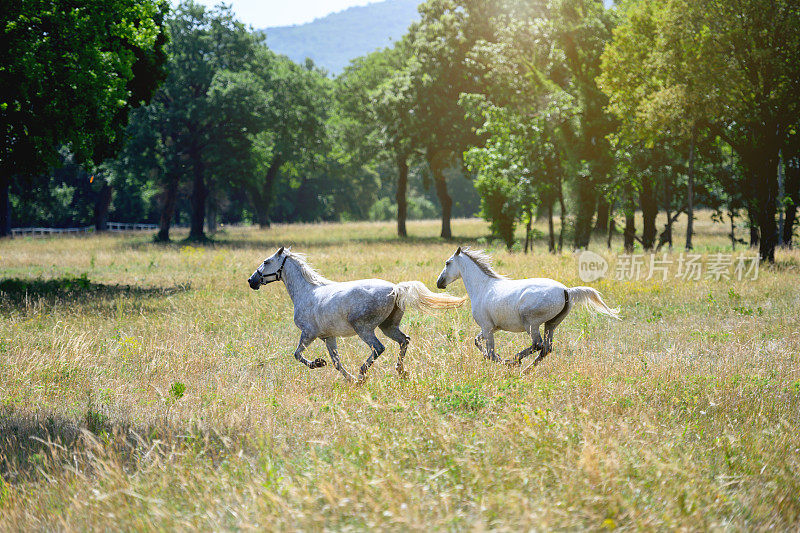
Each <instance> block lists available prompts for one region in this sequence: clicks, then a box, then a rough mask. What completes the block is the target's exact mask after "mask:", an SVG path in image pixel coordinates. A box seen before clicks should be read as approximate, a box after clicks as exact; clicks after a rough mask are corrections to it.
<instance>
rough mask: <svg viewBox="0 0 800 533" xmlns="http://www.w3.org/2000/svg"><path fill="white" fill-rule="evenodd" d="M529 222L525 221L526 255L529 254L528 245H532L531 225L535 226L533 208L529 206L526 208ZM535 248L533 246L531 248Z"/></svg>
mask: <svg viewBox="0 0 800 533" xmlns="http://www.w3.org/2000/svg"><path fill="white" fill-rule="evenodd" d="M525 214H526V215H527V220H526V221H525V253H526V254H527V253H528V245H529V244H530V243H531V225H532V224H533V208H532V207H531V206H530V204H528V206H527V207H526V208H525ZM531 248H533V246H531Z"/></svg>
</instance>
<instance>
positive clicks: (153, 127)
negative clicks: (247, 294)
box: [132, 0, 255, 240]
mask: <svg viewBox="0 0 800 533" xmlns="http://www.w3.org/2000/svg"><path fill="white" fill-rule="evenodd" d="M168 27H169V35H170V43H169V46H168V50H167V51H168V53H169V76H168V77H167V79H166V80H165V82H164V83H163V85H162V86H161V87H160V88H159V90H158V91H157V92H156V94H155V95H154V97H153V101H152V102H151V104H150V105H149V106H148V108H147V109H146V110H144V112H143V113H141V114H140V115H137V118H139V119H141V120H144V121H145V124H146V125H134V126H133V127H132V130H134V132H138V133H140V134H142V135H144V136H145V139H144V140H147V141H148V142H149V143H150V145H149V147H150V148H149V149H150V150H151V151H152V152H153V157H154V158H155V161H157V162H158V165H157V166H158V167H160V168H159V170H160V171H161V176H162V177H163V186H164V190H165V195H164V196H165V203H164V209H165V215H164V216H162V227H161V231H160V232H159V235H158V237H157V238H159V239H168V238H169V237H168V236H169V223H170V221H171V218H172V216H171V215H172V213H171V211H172V210H173V209H174V205H175V201H176V199H177V191H178V185H179V183H180V182H181V181H183V180H187V181H189V182H190V183H191V189H192V193H191V229H190V234H189V238H190V239H192V240H204V239H205V238H206V237H205V231H204V223H205V217H206V203H207V199H208V194H209V187H208V179H209V165H211V159H213V158H214V157H216V156H217V155H216V154H215V152H214V151H215V149H216V150H220V149H223V148H224V146H222V145H220V144H219V143H217V142H216V138H215V131H217V130H218V128H219V127H220V124H219V123H220V122H221V121H224V120H226V119H227V118H230V117H224V116H221V115H220V114H219V113H217V106H218V104H219V102H218V101H215V100H213V99H212V97H211V95H210V93H209V90H210V88H211V86H212V84H213V82H214V79H215V77H216V76H218V75H221V76H225V75H227V74H226V73H227V72H238V71H241V70H244V69H245V68H246V67H247V65H249V62H250V61H251V59H252V57H253V52H254V48H255V38H254V37H253V36H252V35H251V34H250V33H248V31H247V29H246V28H245V26H244V25H243V24H242V23H240V22H238V21H236V20H235V19H234V17H233V13H232V12H231V10H230V8H229V7H226V6H224V5H220V6H218V7H216V8H213V9H210V10H209V9H206V8H205V7H203V6H201V5H199V4H195V3H194V2H192V1H191V0H188V1H185V2H182V3H181V4H179V5H178V6H177V8H175V10H174V12H173V14H172V16H171V17H170V19H169V21H168ZM142 126H144V127H142ZM134 142H137V143H140V144H141V142H140V141H134Z"/></svg>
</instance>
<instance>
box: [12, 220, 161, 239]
mask: <svg viewBox="0 0 800 533" xmlns="http://www.w3.org/2000/svg"><path fill="white" fill-rule="evenodd" d="M155 229H158V225H156V224H133V223H127V222H109V223H108V231H116V232H122V231H152V230H155ZM93 232H94V226H86V227H83V228H11V236H12V237H23V236H25V235H29V236H32V237H38V236H46V235H65V234H79V233H93Z"/></svg>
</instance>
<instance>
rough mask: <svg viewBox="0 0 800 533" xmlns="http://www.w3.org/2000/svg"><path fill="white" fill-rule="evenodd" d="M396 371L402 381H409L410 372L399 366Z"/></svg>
mask: <svg viewBox="0 0 800 533" xmlns="http://www.w3.org/2000/svg"><path fill="white" fill-rule="evenodd" d="M395 370H397V375H398V376H400V379H408V370H406V369H405V368H402V367H398V366H396V367H395Z"/></svg>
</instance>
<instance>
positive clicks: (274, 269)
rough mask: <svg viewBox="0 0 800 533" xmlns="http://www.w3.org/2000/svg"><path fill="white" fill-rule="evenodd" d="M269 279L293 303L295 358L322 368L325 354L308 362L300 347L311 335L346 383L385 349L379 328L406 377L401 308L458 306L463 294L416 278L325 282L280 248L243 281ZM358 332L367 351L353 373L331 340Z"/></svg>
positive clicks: (259, 282) (258, 284) (255, 285)
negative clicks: (438, 290)
mask: <svg viewBox="0 0 800 533" xmlns="http://www.w3.org/2000/svg"><path fill="white" fill-rule="evenodd" d="M274 281H283V283H284V284H285V285H286V290H287V291H288V292H289V297H290V298H291V299H292V303H293V304H294V323H295V324H297V327H298V328H300V342H299V343H298V345H297V349H296V350H295V352H294V357H295V359H297V360H298V361H300V362H301V363H303V364H304V365H306V366H307V367H308V368H312V369H313V368H321V367H324V366H325V365H326V362H325V360H324V359H322V358H320V359H315V360H314V361H309V360H308V359H306V358H305V357H303V351H304V350H305V349H306V347H307V346H308V345H309V344H311V342H312V341H314V340H315V339H322V340H323V341H324V342H325V346H327V348H328V353H329V354H330V356H331V361H332V362H333V366H334V368H336V370H338V371H339V372H341V373H342V375H343V376H344V377H345V379H347V380H348V381H349V382H354V381H363V380H364V379H365V378H366V374H367V371H368V370H369V367H370V366H372V363H373V362H375V359H377V358H378V357H379V356H380V355H381V354H382V353H383V351H384V350H385V348H384V346H383V344H381V341H379V340H378V337H377V336H376V335H375V329H376V328H380V329H381V331H383V333H384V334H385V335H386V336H387V337H389V338H390V339H392V340H394V341H396V342H397V343H398V344H399V345H400V354H399V356H398V358H397V365H396V366H395V368H396V369H397V372H398V373H399V374H400V375H401V376H406V375H407V374H406V371H405V367H404V366H403V358H404V357H405V354H406V349H407V348H408V342H409V337H408V335H406V334H405V333H403V332H402V331H401V330H400V321H401V320H402V319H403V313H404V312H405V311H406V310H407V309H408V308H409V307H415V308H423V309H447V308H452V307H458V306H460V305H461V304H463V303H464V301H465V300H466V298H455V297H453V296H449V295H446V294H434V293H433V292H431V291H429V290H428V289H427V288H426V287H425V285H423V284H422V283H420V282H419V281H407V282H403V283H398V284H396V285H395V284H394V283H390V282H388V281H384V280H380V279H363V280H358V281H347V282H343V283H339V282H335V281H330V280H328V279H325V278H324V277H322V276H321V275H320V274H319V273H318V272H317V271H316V270H314V269H313V268H312V267H311V266H310V265H309V264H308V263H307V262H306V260H305V257H304V256H302V255H301V254H297V253H292V252H291V251H290V250H286V249H284V248H281V249H280V250H278V251H277V252H275V254H273V255H272V256H270V257H268V258H267V259H266V260H265V261H264V262H263V263H262V264H261V265H260V266H259V267H258V269H257V270H256V271H255V272H253V275H252V276H250V279H248V283H249V284H250V287H251V288H252V289H253V290H258V289H259V288H260V287H261V286H262V285H265V284H267V283H272V282H274ZM353 335H358V336H359V338H361V340H363V341H364V342H365V343H366V344H367V345H368V346H369V347H370V350H371V352H370V355H369V358H368V359H367V360H366V362H365V363H364V364H363V365H362V366H361V371H360V372H359V376H358V378H355V377H354V376H353V375H352V374H350V373H349V372H348V371H347V370H345V368H344V367H343V366H342V364H341V362H340V360H339V351H338V348H337V345H336V338H337V337H350V336H353Z"/></svg>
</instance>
